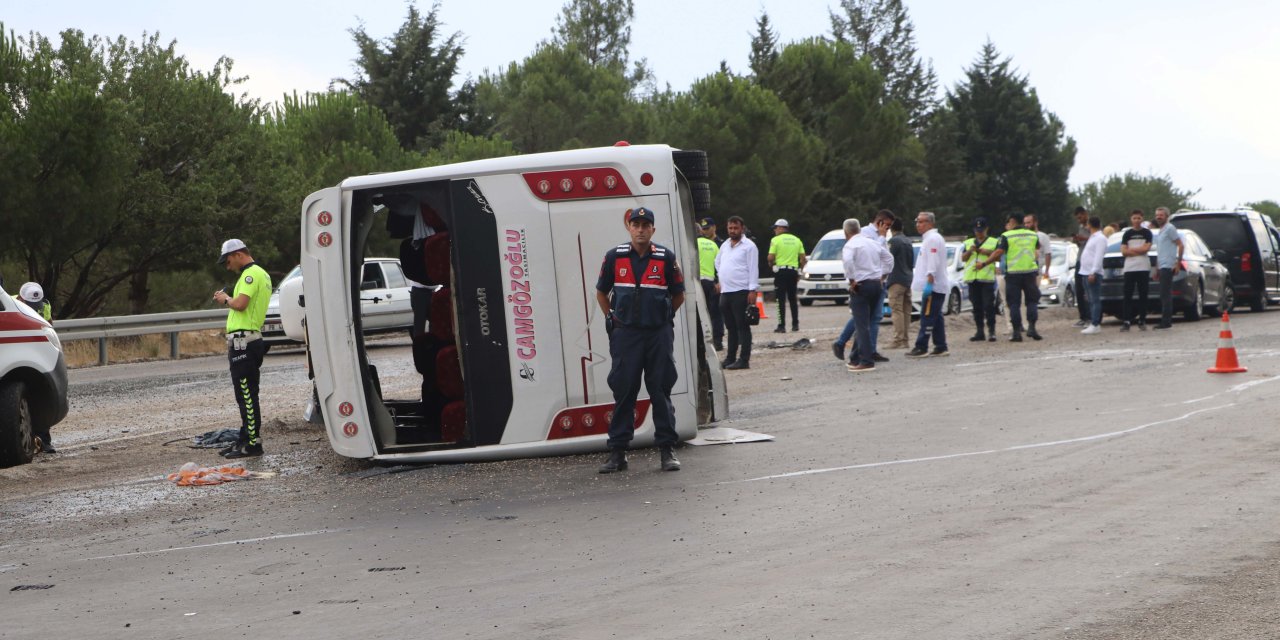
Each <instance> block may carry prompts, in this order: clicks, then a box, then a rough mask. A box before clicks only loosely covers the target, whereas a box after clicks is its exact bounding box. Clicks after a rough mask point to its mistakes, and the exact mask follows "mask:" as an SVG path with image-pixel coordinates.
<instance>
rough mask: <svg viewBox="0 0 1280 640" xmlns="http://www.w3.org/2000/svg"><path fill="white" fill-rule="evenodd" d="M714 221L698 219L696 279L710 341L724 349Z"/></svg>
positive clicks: (717, 247)
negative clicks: (708, 324) (706, 315)
mask: <svg viewBox="0 0 1280 640" xmlns="http://www.w3.org/2000/svg"><path fill="white" fill-rule="evenodd" d="M715 238H716V223H715V221H714V220H712V219H711V218H703V219H701V220H699V221H698V281H699V282H700V283H701V284H702V295H703V297H705V298H706V299H707V313H708V314H710V316H711V318H710V319H711V342H712V344H713V345H714V346H715V350H716V351H723V350H724V315H723V314H722V313H720V293H719V292H718V291H716V283H717V282H719V278H717V277H716V256H717V255H720V245H719V244H717V243H716V239H715Z"/></svg>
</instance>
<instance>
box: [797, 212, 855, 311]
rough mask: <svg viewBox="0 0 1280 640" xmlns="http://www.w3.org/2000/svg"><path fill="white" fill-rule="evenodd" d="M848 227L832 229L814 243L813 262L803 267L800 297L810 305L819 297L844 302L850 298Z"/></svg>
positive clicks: (798, 284)
mask: <svg viewBox="0 0 1280 640" xmlns="http://www.w3.org/2000/svg"><path fill="white" fill-rule="evenodd" d="M844 244H845V238H844V230H843V229H836V230H835V231H828V232H827V233H826V234H825V235H823V236H822V239H821V240H819V241H818V244H815V245H813V251H812V252H811V253H810V254H809V261H808V262H806V263H805V265H804V268H803V269H801V270H800V282H798V283H797V284H796V299H798V300H799V301H800V304H802V305H804V306H806V307H807V306H809V305H811V304H813V303H814V301H816V300H830V301H832V302H834V303H836V304H838V305H839V304H844V303H845V302H848V300H849V283H848V282H847V281H846V280H845V277H844V259H843V256H842V254H841V252H842V251H844Z"/></svg>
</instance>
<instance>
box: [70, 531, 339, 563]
mask: <svg viewBox="0 0 1280 640" xmlns="http://www.w3.org/2000/svg"><path fill="white" fill-rule="evenodd" d="M341 531H350V529H320V530H319V531H304V532H302V533H281V534H279V535H274V536H263V537H261V538H245V539H244V540H228V541H226V542H213V543H210V544H197V545H192V546H190V547H172V548H169V549H155V550H152V551H134V552H133V553H117V554H114V555H109V556H97V557H94V558H84V560H108V559H111V558H127V557H129V556H146V555H153V554H157V553H169V552H171V551H189V550H191V549H206V548H209V547H224V546H226V545H229V544H250V543H254V542H265V541H267V540H283V539H285V538H302V537H305V536H318V535H321V534H324V533H338V532H341Z"/></svg>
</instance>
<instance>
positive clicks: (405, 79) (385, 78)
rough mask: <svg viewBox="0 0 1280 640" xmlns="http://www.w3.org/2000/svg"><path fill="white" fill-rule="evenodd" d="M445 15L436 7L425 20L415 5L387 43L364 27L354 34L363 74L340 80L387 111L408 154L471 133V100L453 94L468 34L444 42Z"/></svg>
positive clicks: (457, 34)
mask: <svg viewBox="0 0 1280 640" xmlns="http://www.w3.org/2000/svg"><path fill="white" fill-rule="evenodd" d="M439 12H440V6H439V5H435V6H433V7H432V8H431V12H430V13H428V14H427V15H425V16H424V15H422V14H421V13H419V12H418V8H417V7H416V6H414V5H413V4H410V5H409V15H408V16H407V17H406V18H405V21H404V24H402V25H401V26H400V29H399V30H397V31H396V33H395V35H393V36H391V37H390V38H388V39H386V41H385V42H384V41H382V40H378V39H376V38H373V37H372V36H370V35H369V34H367V33H365V30H364V27H363V26H361V27H357V28H355V29H352V30H351V37H352V38H353V39H354V40H355V42H356V49H357V50H358V51H359V55H358V57H357V58H356V66H357V75H356V77H355V79H353V80H346V79H337V80H335V81H334V84H337V85H343V86H346V87H347V88H349V89H351V90H352V91H353V92H355V93H356V95H358V96H360V97H361V98H363V99H364V100H365V101H366V102H368V103H369V104H371V105H373V106H375V107H378V108H379V109H381V110H382V112H383V113H385V114H386V115H387V121H388V122H390V123H391V127H392V128H393V129H394V130H395V132H396V138H397V139H398V140H399V141H400V144H401V146H403V147H404V148H405V149H418V150H423V151H425V150H427V149H431V148H434V147H436V146H438V145H439V144H440V143H441V142H442V141H443V140H444V137H445V135H446V134H447V133H448V132H449V131H451V130H454V129H466V128H470V127H468V126H467V125H468V122H469V120H470V114H469V109H470V108H471V105H470V103H469V102H468V100H467V99H468V98H469V96H468V95H466V94H458V93H455V92H453V91H452V90H451V89H452V87H453V77H454V76H455V75H457V73H458V61H459V60H460V59H461V58H462V54H463V49H462V34H461V33H460V32H455V33H453V34H452V35H449V36H448V37H446V38H444V39H443V41H441V40H440V37H441V34H440V20H439Z"/></svg>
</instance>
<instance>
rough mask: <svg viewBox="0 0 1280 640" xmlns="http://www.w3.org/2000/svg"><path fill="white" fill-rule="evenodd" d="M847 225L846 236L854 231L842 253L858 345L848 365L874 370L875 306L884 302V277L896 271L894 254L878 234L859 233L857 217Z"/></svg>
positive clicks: (861, 369) (855, 368)
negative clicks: (872, 325) (873, 317)
mask: <svg viewBox="0 0 1280 640" xmlns="http://www.w3.org/2000/svg"><path fill="white" fill-rule="evenodd" d="M844 229H845V235H846V236H849V235H851V234H852V237H850V238H849V240H848V242H845V244H844V250H843V251H842V252H841V256H840V257H841V259H842V260H843V262H844V276H845V278H846V279H847V280H848V281H849V311H850V313H852V314H853V323H854V334H855V336H856V337H855V338H854V342H855V343H856V344H857V346H858V349H857V352H856V353H855V354H854V355H853V357H852V358H851V359H850V362H849V365H848V369H849V371H852V372H854V373H862V372H864V371H874V370H875V368H876V363H875V359H874V354H875V351H876V348H875V342H874V341H873V340H872V339H871V322H872V321H871V317H872V309H873V307H875V306H877V305H883V304H884V302H883V301H882V300H881V294H882V293H883V292H884V286H883V284H882V283H881V278H883V277H884V275H885V274H887V273H889V272H891V271H893V255H892V254H890V253H889V248H888V247H887V246H885V244H884V243H883V242H881V241H880V238H879V237H878V236H876V235H867V234H863V233H857V229H858V221H857V220H854V219H852V218H850V219H848V220H845V221H844Z"/></svg>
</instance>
